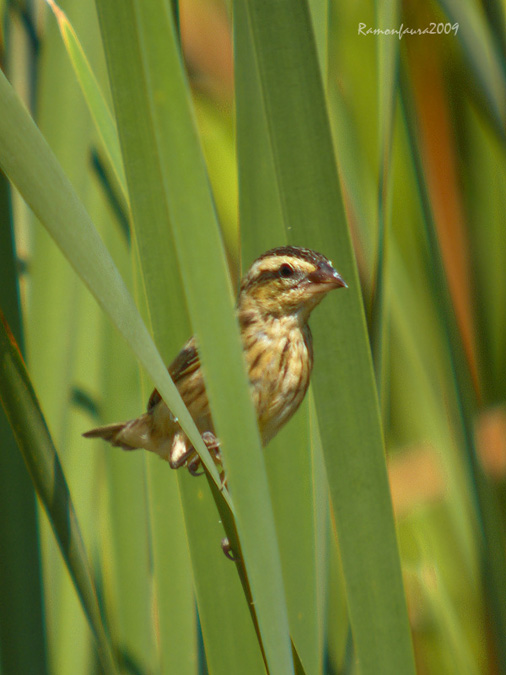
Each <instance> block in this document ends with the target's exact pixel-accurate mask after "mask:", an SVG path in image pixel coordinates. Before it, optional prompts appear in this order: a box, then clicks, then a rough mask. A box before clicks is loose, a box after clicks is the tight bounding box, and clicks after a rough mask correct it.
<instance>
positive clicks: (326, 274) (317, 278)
mask: <svg viewBox="0 0 506 675" xmlns="http://www.w3.org/2000/svg"><path fill="white" fill-rule="evenodd" d="M307 278H308V279H309V281H311V282H313V283H315V284H324V285H325V286H326V287H327V289H328V290H329V291H330V290H332V289H333V288H348V284H347V283H346V281H345V280H344V279H343V277H342V276H341V275H340V274H339V272H337V271H336V270H335V269H334V268H333V267H331V266H330V265H320V267H318V269H317V270H315V271H314V272H311V274H308V277H307ZM329 287H330V288H329Z"/></svg>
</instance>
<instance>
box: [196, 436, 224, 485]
mask: <svg viewBox="0 0 506 675" xmlns="http://www.w3.org/2000/svg"><path fill="white" fill-rule="evenodd" d="M202 440H203V441H204V443H205V444H206V447H207V449H208V451H209V454H210V455H211V457H212V458H213V460H214V462H215V464H218V465H220V466H221V465H222V464H221V454H220V442H219V440H218V439H217V438H216V436H215V435H214V434H213V433H212V431H204V433H203V434H202ZM201 465H202V460H201V459H200V457H199V456H198V455H197V453H196V452H194V456H193V457H192V458H191V459H189V460H188V462H187V467H188V471H189V472H190V473H191V475H192V476H201V475H202V474H203V473H204V471H203V470H201Z"/></svg>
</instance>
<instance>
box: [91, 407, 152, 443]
mask: <svg viewBox="0 0 506 675" xmlns="http://www.w3.org/2000/svg"><path fill="white" fill-rule="evenodd" d="M83 436H84V437H85V438H103V439H104V440H105V441H107V442H108V443H110V444H111V445H114V446H116V447H118V448H123V450H137V449H138V448H145V447H146V446H147V444H148V443H149V440H150V424H149V414H148V413H145V414H144V415H141V416H140V417H137V418H136V419H134V420H129V421H128V422H117V423H116V424H107V425H106V426H104V427H97V428H96V429H90V431H87V432H86V433H84V434H83Z"/></svg>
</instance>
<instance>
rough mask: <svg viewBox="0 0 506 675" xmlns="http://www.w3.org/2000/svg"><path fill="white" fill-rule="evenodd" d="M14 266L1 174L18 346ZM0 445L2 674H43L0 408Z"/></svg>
mask: <svg viewBox="0 0 506 675" xmlns="http://www.w3.org/2000/svg"><path fill="white" fill-rule="evenodd" d="M16 263H17V259H16V251H15V246H14V241H13V230H12V223H11V204H10V194H9V185H8V182H7V179H6V178H5V176H0V307H1V308H3V310H4V312H5V317H6V320H7V321H8V322H9V325H10V326H11V327H12V330H13V332H14V333H15V334H16V336H18V343H19V344H21V340H20V337H19V336H20V335H21V315H20V306H19V289H18V283H17V274H16ZM0 447H1V448H2V450H1V452H0V513H1V514H2V516H1V518H0V550H1V551H2V554H1V555H0V653H1V659H0V661H1V664H2V670H3V671H5V672H13V673H14V672H35V671H39V672H40V673H41V675H42V674H43V673H46V672H47V664H46V644H45V636H44V616H43V612H44V609H43V604H42V589H41V574H40V565H41V561H40V550H39V536H38V529H37V512H36V508H35V506H36V504H35V499H34V494H33V488H32V485H31V482H30V479H29V477H28V475H27V473H26V468H25V466H24V464H23V459H22V457H21V455H20V454H19V452H18V449H17V446H16V440H15V438H14V436H13V434H12V429H11V428H10V426H9V422H8V420H7V417H6V416H5V413H4V411H3V409H0ZM27 640H29V642H30V649H26V641H27Z"/></svg>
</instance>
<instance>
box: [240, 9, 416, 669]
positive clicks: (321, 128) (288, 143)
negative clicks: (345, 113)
mask: <svg viewBox="0 0 506 675" xmlns="http://www.w3.org/2000/svg"><path fill="white" fill-rule="evenodd" d="M247 7H248V15H249V19H250V23H251V28H252V33H253V39H254V44H255V51H256V59H257V64H258V69H259V73H260V80H261V83H262V95H263V99H264V105H265V109H266V113H267V119H268V124H269V134H270V139H271V144H272V148H273V154H274V159H275V164H276V169H277V181H278V189H279V193H280V195H281V203H282V209H283V215H284V218H285V223H286V224H287V226H288V227H289V228H291V229H290V230H289V233H290V238H291V239H292V241H300V240H301V239H302V241H304V243H305V244H306V245H309V246H310V247H312V248H315V249H317V250H320V251H321V252H323V253H324V254H326V255H328V256H329V257H331V258H332V259H333V260H334V262H335V264H336V266H337V267H338V269H339V270H340V271H342V273H343V276H344V278H345V279H346V280H347V282H348V284H349V289H348V290H347V291H339V292H336V293H335V294H333V297H330V298H328V299H326V301H325V302H326V313H325V315H323V314H318V313H317V312H315V316H314V320H313V326H314V327H315V330H314V333H315V354H316V364H315V374H314V379H313V382H314V392H315V400H316V406H317V410H318V416H319V423H320V431H321V436H322V443H323V447H324V453H325V460H326V466H327V475H328V480H329V485H330V492H331V496H332V505H333V509H334V514H335V518H336V523H337V530H338V534H339V539H340V549H341V555H342V561H343V570H344V575H345V581H346V589H347V597H348V609H349V613H350V619H351V624H352V629H353V635H354V643H355V647H356V652H357V657H358V661H359V664H360V669H361V672H363V673H375V674H377V673H391V672H403V673H410V672H414V662H413V652H412V646H411V639H410V633H409V625H408V620H407V612H406V602H405V598H404V591H403V587H402V578H401V570H400V563H399V553H398V547H397V540H396V534H395V527H394V522H393V514H392V506H391V501H390V494H389V487H388V482H387V474H386V467H385V461H384V454H383V453H384V451H383V441H382V431H381V426H380V421H379V411H378V403H377V397H376V391H375V382H374V377H373V372H372V367H371V356H370V351H369V345H368V341H367V334H366V330H365V321H364V314H363V307H362V299H361V294H360V287H359V281H358V275H357V271H356V265H355V260H354V256H353V252H352V249H351V244H350V239H349V234H348V231H347V228H346V226H345V222H344V214H343V207H342V203H341V198H340V188H339V181H338V176H337V170H336V164H335V159H334V156H333V148H332V138H331V135H330V129H329V122H328V117H327V109H326V102H325V96H324V91H323V87H322V82H321V75H320V72H319V67H318V61H317V56H316V47H315V43H314V38H313V36H312V31H311V26H310V18H309V14H308V11H307V7H306V6H305V4H304V3H301V4H300V5H298V6H297V7H296V8H294V7H293V6H292V5H291V4H290V3H289V2H285V1H280V2H277V3H275V4H274V3H267V2H256V3H254V2H248V3H247ZM288 107H289V111H290V112H289V114H288V113H287V108H288ZM319 364H321V366H320V365H319ZM364 580H367V581H366V582H365V581H364Z"/></svg>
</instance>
